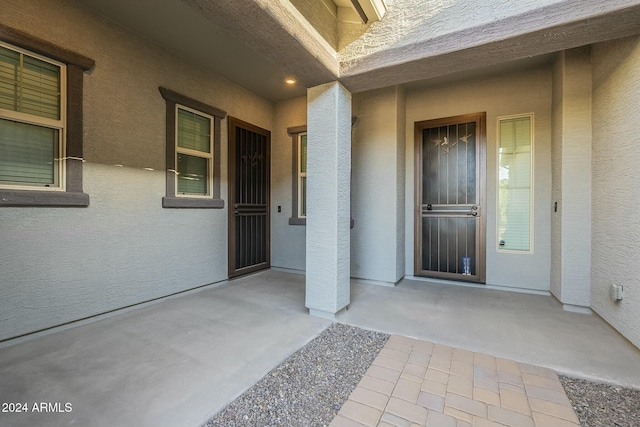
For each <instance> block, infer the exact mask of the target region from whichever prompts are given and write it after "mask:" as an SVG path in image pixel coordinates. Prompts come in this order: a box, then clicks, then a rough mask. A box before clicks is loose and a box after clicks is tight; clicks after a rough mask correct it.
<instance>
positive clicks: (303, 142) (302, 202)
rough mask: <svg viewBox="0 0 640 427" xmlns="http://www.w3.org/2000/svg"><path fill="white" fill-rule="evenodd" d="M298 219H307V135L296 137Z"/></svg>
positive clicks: (302, 134)
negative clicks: (297, 145)
mask: <svg viewBox="0 0 640 427" xmlns="http://www.w3.org/2000/svg"><path fill="white" fill-rule="evenodd" d="M298 144H299V147H298V218H306V217H307V134H306V132H305V133H301V134H299V135H298Z"/></svg>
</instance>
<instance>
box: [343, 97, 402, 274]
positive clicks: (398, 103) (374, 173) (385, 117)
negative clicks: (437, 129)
mask: <svg viewBox="0 0 640 427" xmlns="http://www.w3.org/2000/svg"><path fill="white" fill-rule="evenodd" d="M404 110H405V105H404V99H403V97H402V90H401V89H398V88H396V87H391V88H386V89H381V90H377V91H372V92H364V93H361V94H358V95H356V96H354V98H353V114H354V115H355V116H356V117H357V120H356V123H355V125H354V127H353V142H352V156H353V157H352V169H353V171H352V185H351V215H352V217H353V219H354V221H355V227H354V228H353V230H352V231H351V276H352V277H356V278H360V279H369V280H376V281H382V282H387V283H395V282H396V281H397V280H398V279H400V278H401V277H402V273H401V274H400V275H398V270H399V269H398V263H399V262H400V263H401V266H400V267H401V269H400V271H402V272H403V271H404V267H403V265H404V240H403V237H404V236H403V233H400V234H398V229H399V228H400V227H404V201H403V200H402V199H403V197H402V196H400V195H399V192H401V193H402V194H404V187H402V186H401V185H399V181H402V182H404V170H403V169H402V168H398V164H399V162H400V161H404V159H403V155H402V156H401V155H400V151H401V149H402V150H404V140H403V139H402V138H403V137H404V132H402V131H401V130H400V129H404V120H403V121H402V124H400V125H399V118H402V117H403V112H404ZM399 157H401V158H400V159H399ZM401 202H402V206H400V203H401Z"/></svg>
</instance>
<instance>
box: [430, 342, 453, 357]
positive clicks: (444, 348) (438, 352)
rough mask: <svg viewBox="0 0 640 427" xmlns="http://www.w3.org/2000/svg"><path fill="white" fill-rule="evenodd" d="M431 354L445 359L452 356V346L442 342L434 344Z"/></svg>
mask: <svg viewBox="0 0 640 427" xmlns="http://www.w3.org/2000/svg"><path fill="white" fill-rule="evenodd" d="M431 355H432V356H437V357H444V358H445V359H452V358H453V347H450V346H448V345H443V344H436V345H435V347H434V348H433V353H432V354H431Z"/></svg>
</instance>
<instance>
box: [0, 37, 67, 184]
mask: <svg viewBox="0 0 640 427" xmlns="http://www.w3.org/2000/svg"><path fill="white" fill-rule="evenodd" d="M0 46H2V47H4V48H6V49H9V50H13V51H15V52H18V53H20V54H21V55H28V56H31V57H33V58H36V59H39V60H41V61H43V62H47V63H49V64H52V65H55V66H57V67H58V68H59V69H60V107H59V108H60V119H58V120H54V119H49V118H46V117H40V116H36V115H32V114H27V113H22V112H18V111H13V110H7V109H3V108H0V119H7V120H12V121H15V122H19V123H25V124H30V125H36V126H42V127H46V128H49V129H55V130H58V150H57V152H58V158H57V159H56V158H54V159H53V161H54V162H55V163H56V164H54V183H53V184H27V183H25V184H19V183H6V182H2V181H0V188H2V189H7V190H32V191H33V190H39V191H66V181H67V180H66V167H65V160H66V126H67V66H66V64H64V63H62V62H59V61H56V60H53V59H51V58H47V57H46V56H42V55H39V54H37V53H34V52H31V51H30V50H27V49H23V48H20V47H17V46H14V45H12V44H9V43H5V42H2V41H0Z"/></svg>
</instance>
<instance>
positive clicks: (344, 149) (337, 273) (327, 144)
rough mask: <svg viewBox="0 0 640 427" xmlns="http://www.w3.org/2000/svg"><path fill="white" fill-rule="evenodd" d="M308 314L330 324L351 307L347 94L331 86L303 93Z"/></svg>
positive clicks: (349, 136) (333, 83) (326, 85)
mask: <svg viewBox="0 0 640 427" xmlns="http://www.w3.org/2000/svg"><path fill="white" fill-rule="evenodd" d="M307 141H308V142H307V227H306V228H307V248H306V252H307V256H306V259H307V260H306V274H307V276H306V303H305V305H306V306H307V308H309V313H310V314H312V315H316V316H321V317H328V318H333V317H334V315H335V314H336V313H337V312H339V311H340V310H342V309H343V308H345V307H346V306H347V305H348V304H349V302H350V283H349V278H350V262H349V253H350V227H349V226H350V186H351V93H349V91H347V90H346V89H345V88H344V87H343V86H342V85H341V84H340V83H338V82H332V83H327V84H323V85H320V86H316V87H313V88H311V89H309V90H308V91H307Z"/></svg>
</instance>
